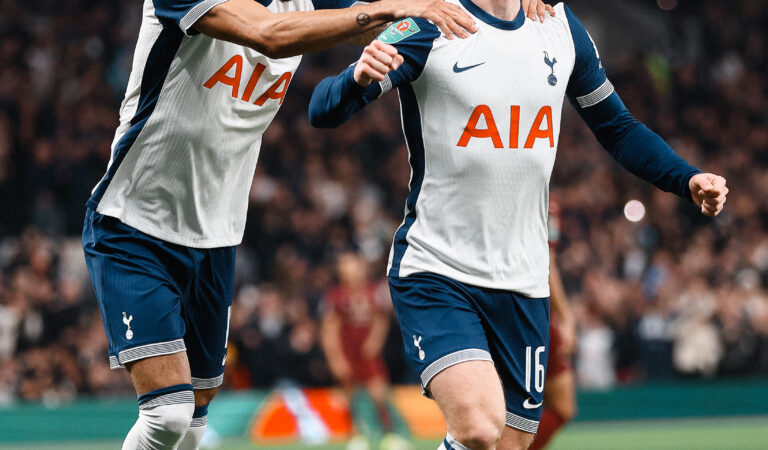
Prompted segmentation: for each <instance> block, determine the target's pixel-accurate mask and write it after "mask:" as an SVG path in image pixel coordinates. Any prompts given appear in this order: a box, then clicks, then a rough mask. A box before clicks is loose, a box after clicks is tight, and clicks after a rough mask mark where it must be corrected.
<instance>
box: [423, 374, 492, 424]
mask: <svg viewBox="0 0 768 450" xmlns="http://www.w3.org/2000/svg"><path fill="white" fill-rule="evenodd" d="M429 389H430V392H431V393H432V396H433V398H434V399H435V401H436V402H437V404H438V405H439V406H440V410H441V411H442V412H443V416H444V417H445V421H446V424H447V425H448V432H449V433H451V434H453V435H454V436H456V435H457V434H465V433H461V431H460V430H466V429H467V428H471V427H473V426H477V424H478V423H493V424H496V425H497V428H498V429H501V428H502V427H503V425H502V423H503V419H504V416H505V407H504V392H503V390H502V386H501V381H500V380H499V376H498V374H497V373H496V368H495V366H494V365H493V362H491V361H465V362H462V363H460V364H456V365H454V366H451V367H449V368H447V369H445V370H443V371H442V372H440V373H439V374H437V375H435V377H434V378H433V379H432V382H431V383H430V384H429Z"/></svg>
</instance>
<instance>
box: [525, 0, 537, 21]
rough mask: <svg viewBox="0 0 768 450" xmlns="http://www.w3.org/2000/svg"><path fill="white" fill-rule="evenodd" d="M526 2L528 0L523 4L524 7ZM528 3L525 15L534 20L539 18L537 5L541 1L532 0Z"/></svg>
mask: <svg viewBox="0 0 768 450" xmlns="http://www.w3.org/2000/svg"><path fill="white" fill-rule="evenodd" d="M525 3H526V2H523V6H522V7H523V8H526V5H525ZM527 3H528V7H527V8H526V9H525V15H526V16H527V17H528V18H529V19H531V20H533V21H537V20H539V15H538V13H537V11H536V7H537V5H538V3H539V0H530V1H529V2H527Z"/></svg>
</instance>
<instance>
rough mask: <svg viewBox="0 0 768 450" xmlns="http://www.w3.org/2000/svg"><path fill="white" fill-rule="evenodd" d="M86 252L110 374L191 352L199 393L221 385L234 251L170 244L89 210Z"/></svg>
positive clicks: (230, 305)
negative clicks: (143, 361)
mask: <svg viewBox="0 0 768 450" xmlns="http://www.w3.org/2000/svg"><path fill="white" fill-rule="evenodd" d="M83 249H84V250H85V261H86V263H87V265H88V272H89V273H90V275H91V281H92V282H93V288H94V290H95V291H96V299H97V300H98V303H99V309H100V310H101V318H102V320H103V322H104V328H105V330H106V332H107V339H108V340H109V365H110V367H111V368H112V369H116V368H119V367H124V366H125V364H127V363H130V362H132V361H137V360H140V359H144V358H149V357H152V356H160V355H169V354H172V353H179V352H183V351H186V352H187V356H188V358H189V365H190V369H191V373H192V386H193V387H194V388H195V389H209V388H213V387H216V386H219V385H220V384H221V382H222V378H223V376H224V363H225V361H226V355H227V338H228V336H227V334H228V332H229V318H230V314H231V307H232V297H233V295H234V282H235V280H234V278H235V247H222V248H212V249H196V248H189V247H184V246H181V245H176V244H171V243H168V242H165V241H162V240H160V239H156V238H153V237H152V236H149V235H147V234H144V233H142V232H141V231H138V230H136V229H135V228H132V227H130V226H128V225H125V224H124V223H122V222H120V220H118V219H116V218H114V217H109V216H104V215H102V214H99V213H98V212H95V211H94V210H92V209H90V208H89V209H88V211H87V212H86V215H85V224H84V226H83Z"/></svg>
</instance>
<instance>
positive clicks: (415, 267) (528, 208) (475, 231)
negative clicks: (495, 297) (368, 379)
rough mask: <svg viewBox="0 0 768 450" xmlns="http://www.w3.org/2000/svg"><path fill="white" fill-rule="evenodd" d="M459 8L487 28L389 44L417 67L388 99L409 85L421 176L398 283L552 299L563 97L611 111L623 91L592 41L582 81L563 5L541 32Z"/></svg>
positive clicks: (399, 33)
mask: <svg viewBox="0 0 768 450" xmlns="http://www.w3.org/2000/svg"><path fill="white" fill-rule="evenodd" d="M449 1H452V2H454V3H456V4H458V5H460V6H461V7H463V8H464V9H465V10H466V11H467V12H468V13H469V14H471V15H472V16H474V17H475V18H476V19H477V20H476V22H477V25H478V28H479V30H478V31H477V33H475V34H473V35H471V36H470V37H469V38H468V39H452V40H448V39H446V38H445V37H444V36H442V35H441V34H440V32H439V30H438V29H437V28H436V27H435V26H434V25H433V24H431V23H429V22H427V21H424V20H421V19H407V20H405V21H402V22H400V23H398V24H395V25H394V26H393V27H391V28H389V29H388V30H387V31H386V32H384V33H383V34H382V35H381V36H380V37H379V39H380V40H382V41H384V42H387V43H391V44H392V45H395V46H396V47H397V48H398V51H399V52H400V53H401V54H403V55H404V57H405V59H406V63H405V64H404V67H403V68H400V69H398V70H397V71H395V72H390V74H389V76H388V77H387V78H386V79H385V80H384V81H383V82H381V83H379V95H381V94H383V93H385V92H386V91H388V90H389V89H392V88H393V87H397V88H398V91H399V96H400V102H401V110H402V121H403V130H404V132H405V136H406V140H407V143H408V149H409V153H410V163H411V168H412V173H411V182H410V188H411V190H410V194H409V196H408V199H407V202H406V211H405V220H404V222H403V224H402V225H401V227H400V228H399V229H398V231H397V233H396V235H395V239H394V243H393V246H392V251H391V253H390V258H389V275H390V276H395V277H405V276H408V275H410V274H413V273H417V272H432V273H436V274H440V275H444V276H446V277H449V278H452V279H455V280H457V281H460V282H464V283H468V284H471V285H475V286H482V287H488V288H494V289H503V290H509V291H515V292H519V293H521V294H523V295H526V296H528V297H535V298H541V297H547V296H549V279H548V278H549V277H548V274H549V248H548V245H547V236H548V232H547V215H548V203H549V180H550V175H551V173H552V168H553V165H554V162H555V154H556V152H557V145H558V138H559V134H560V119H561V115H562V107H563V100H564V98H565V97H566V94H568V95H569V96H571V97H572V98H573V99H574V100H576V98H581V99H585V102H586V103H589V102H595V101H597V102H599V101H601V100H602V99H605V98H606V97H608V96H609V95H610V94H611V93H612V92H613V87H612V85H611V84H610V82H608V80H607V79H606V78H605V74H604V72H603V70H602V66H601V65H600V61H599V56H598V54H597V50H596V48H595V47H594V45H593V44H592V43H591V41H589V48H588V50H587V53H588V56H587V58H586V59H588V61H587V62H586V64H587V65H589V66H591V69H590V70H585V69H584V67H582V68H581V70H582V72H588V74H589V75H588V76H587V77H585V78H587V79H588V82H586V83H583V82H573V83H572V82H571V75H572V73H573V72H574V66H575V65H576V62H577V45H576V44H575V43H574V39H575V36H574V33H573V32H572V30H571V26H572V23H571V22H572V20H575V19H573V17H572V14H571V13H570V11H569V10H568V11H566V8H565V7H564V6H563V4H558V5H557V6H556V7H555V10H556V16H555V17H551V18H548V19H547V20H546V21H544V22H543V23H540V22H534V21H530V20H526V18H525V16H524V14H523V12H522V11H521V12H520V15H519V16H518V17H517V18H516V19H515V20H513V21H504V20H500V19H497V18H495V17H492V16H491V15H489V14H487V13H486V12H484V11H483V10H481V9H480V8H479V7H477V5H475V4H473V3H472V2H471V1H469V0H449ZM574 23H575V22H574ZM578 26H581V24H580V23H579V24H578ZM580 31H581V32H583V33H584V34H585V35H586V31H584V29H583V27H582V28H580ZM587 36H588V35H587ZM580 45H581V46H582V47H583V46H584V45H583V43H581V44H580ZM582 51H583V50H582ZM582 59H584V58H583V57H582ZM584 64H585V63H584V62H582V65H584ZM582 75H583V74H582ZM577 81H578V80H577ZM567 91H568V92H567ZM590 96H591V97H590Z"/></svg>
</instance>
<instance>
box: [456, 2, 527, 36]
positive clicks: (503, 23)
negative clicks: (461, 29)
mask: <svg viewBox="0 0 768 450" xmlns="http://www.w3.org/2000/svg"><path fill="white" fill-rule="evenodd" d="M459 1H460V2H461V4H462V5H464V7H465V8H467V11H469V13H470V14H472V15H473V16H475V17H477V18H478V19H480V20H482V21H483V22H485V23H487V24H488V25H490V26H492V27H494V28H498V29H500V30H517V29H518V28H520V27H522V26H523V24H524V23H525V13H524V12H523V8H522V6H521V7H520V12H519V13H517V17H515V20H501V19H498V18H496V17H493V16H492V15H490V14H488V13H487V12H485V11H483V10H482V9H481V8H480V7H479V6H477V5H476V4H474V3H472V0H459Z"/></svg>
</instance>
